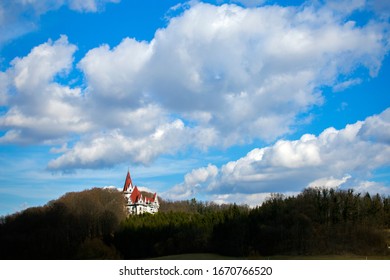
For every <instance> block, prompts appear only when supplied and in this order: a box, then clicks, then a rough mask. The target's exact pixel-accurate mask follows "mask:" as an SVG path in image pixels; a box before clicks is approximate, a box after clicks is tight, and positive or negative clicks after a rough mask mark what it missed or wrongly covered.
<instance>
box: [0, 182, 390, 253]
mask: <svg viewBox="0 0 390 280" xmlns="http://www.w3.org/2000/svg"><path fill="white" fill-rule="evenodd" d="M124 203H125V202H124V198H123V195H122V193H121V192H119V191H117V190H102V189H92V190H87V191H83V192H79V193H68V194H66V195H64V196H63V197H61V198H59V199H58V200H54V201H51V202H50V203H48V204H47V205H45V206H43V207H34V208H29V209H27V210H25V211H23V212H20V213H16V214H14V215H10V216H6V217H3V218H2V219H1V222H0V247H1V250H0V258H1V259H117V258H124V259H147V258H158V257H164V256H178V255H181V256H183V254H184V256H186V255H185V254H187V255H188V256H189V255H193V254H205V253H208V254H216V255H219V256H221V255H222V256H230V257H234V258H264V257H267V258H268V257H270V256H295V257H293V258H299V256H306V257H308V256H318V255H363V256H370V255H372V256H373V255H375V256H377V257H376V258H378V257H380V256H383V257H384V258H388V256H389V252H390V250H389V249H388V245H387V244H390V240H389V238H390V236H389V235H390V234H389V228H390V198H389V197H381V196H379V195H374V196H371V195H369V194H368V193H367V194H360V193H354V192H353V191H352V190H347V191H343V190H333V189H331V190H328V189H323V188H317V189H313V188H311V189H305V190H303V191H302V193H301V194H299V195H297V196H295V197H284V196H282V195H279V194H275V195H272V196H271V197H270V198H269V199H268V200H267V201H266V202H265V203H263V204H262V205H261V206H259V207H256V208H252V209H251V208H249V207H247V206H245V205H243V206H238V205H235V204H232V205H231V204H229V205H217V204H215V203H212V202H211V203H204V202H198V201H196V200H195V199H192V200H188V201H166V200H163V199H160V204H161V206H160V212H159V213H157V214H155V215H150V214H144V215H140V216H130V217H126V214H125V212H124ZM309 258H310V257H309Z"/></svg>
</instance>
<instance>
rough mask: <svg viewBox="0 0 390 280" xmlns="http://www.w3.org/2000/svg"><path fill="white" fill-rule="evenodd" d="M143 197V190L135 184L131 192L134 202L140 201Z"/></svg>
mask: <svg viewBox="0 0 390 280" xmlns="http://www.w3.org/2000/svg"><path fill="white" fill-rule="evenodd" d="M141 198H142V194H141V192H140V191H139V190H138V188H137V186H135V188H134V190H133V192H132V193H131V196H130V199H131V201H132V202H133V203H136V202H138V201H139V200H140V199H141Z"/></svg>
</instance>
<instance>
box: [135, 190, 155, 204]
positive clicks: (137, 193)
mask: <svg viewBox="0 0 390 280" xmlns="http://www.w3.org/2000/svg"><path fill="white" fill-rule="evenodd" d="M156 196H157V194H154V195H153V197H143V196H142V193H141V192H140V191H139V189H138V187H137V186H135V188H134V190H133V192H132V193H131V195H130V200H131V202H132V203H137V202H138V201H139V200H140V199H141V198H142V199H143V200H144V202H145V203H152V202H155V201H156Z"/></svg>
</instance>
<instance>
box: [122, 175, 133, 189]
mask: <svg viewBox="0 0 390 280" xmlns="http://www.w3.org/2000/svg"><path fill="white" fill-rule="evenodd" d="M132 190H133V181H132V180H131V176H130V171H129V170H128V171H127V176H126V180H125V184H124V186H123V192H132Z"/></svg>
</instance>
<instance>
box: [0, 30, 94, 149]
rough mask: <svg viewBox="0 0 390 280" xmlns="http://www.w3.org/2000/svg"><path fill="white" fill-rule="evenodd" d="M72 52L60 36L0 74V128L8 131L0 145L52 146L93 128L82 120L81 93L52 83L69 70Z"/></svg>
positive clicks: (76, 89) (77, 89)
mask: <svg viewBox="0 0 390 280" xmlns="http://www.w3.org/2000/svg"><path fill="white" fill-rule="evenodd" d="M75 51H76V47H75V46H74V45H71V44H69V43H68V40H67V38H66V36H62V37H61V38H60V39H58V40H57V41H55V42H52V41H51V40H49V41H48V42H47V43H44V44H42V45H39V46H37V47H35V48H34V49H33V50H32V51H31V52H30V54H29V55H27V56H26V57H24V58H15V59H14V60H13V61H12V62H11V65H12V66H11V68H9V69H8V70H7V71H6V72H3V73H0V74H1V76H2V77H3V80H5V81H3V82H2V83H1V81H0V83H1V84H3V85H4V84H6V86H4V88H3V90H4V91H3V92H2V94H3V95H5V98H3V99H5V100H6V103H7V105H8V107H9V109H8V111H7V112H6V113H5V114H4V115H2V116H0V127H1V128H2V129H8V130H7V132H6V134H5V135H4V136H3V137H1V138H0V142H3V143H4V142H11V143H26V144H29V143H37V142H38V143H42V142H45V141H48V142H52V141H56V140H59V139H63V138H67V136H68V135H69V133H83V132H87V131H89V130H90V129H91V127H92V126H93V125H92V124H91V123H89V122H87V121H85V120H84V119H83V114H82V109H81V108H82V105H83V98H82V94H81V90H80V89H79V88H70V87H68V86H66V85H61V84H59V83H56V82H55V78H56V77H57V76H58V75H61V74H62V73H66V72H67V71H69V70H70V69H71V68H72V63H73V53H74V52H75ZM4 77H5V78H4Z"/></svg>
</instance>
